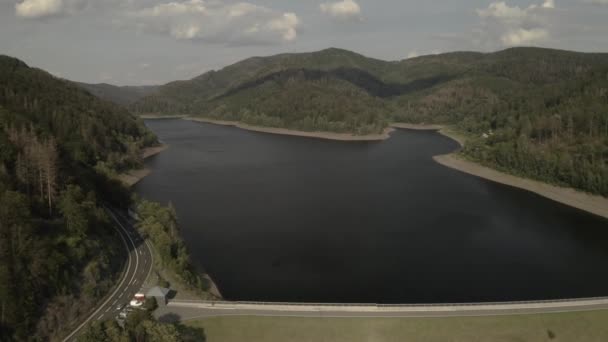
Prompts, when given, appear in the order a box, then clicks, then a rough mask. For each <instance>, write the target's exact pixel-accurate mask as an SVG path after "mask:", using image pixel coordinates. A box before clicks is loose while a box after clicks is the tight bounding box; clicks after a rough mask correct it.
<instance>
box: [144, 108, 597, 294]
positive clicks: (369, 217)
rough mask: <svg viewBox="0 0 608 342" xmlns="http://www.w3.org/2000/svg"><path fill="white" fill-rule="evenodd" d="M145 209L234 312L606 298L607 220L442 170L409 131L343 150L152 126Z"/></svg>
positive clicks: (177, 123)
mask: <svg viewBox="0 0 608 342" xmlns="http://www.w3.org/2000/svg"><path fill="white" fill-rule="evenodd" d="M147 124H148V126H149V127H150V128H151V129H152V130H153V131H154V132H156V133H157V134H158V136H159V137H160V138H161V139H162V140H163V141H164V142H166V143H167V144H169V145H170V148H169V149H168V150H167V151H165V152H163V153H161V154H160V155H158V156H156V157H153V158H152V159H150V160H149V161H148V162H147V164H148V166H149V167H150V168H152V170H153V173H152V174H151V175H150V176H148V177H147V178H145V179H144V180H143V181H142V182H141V183H139V184H138V186H137V188H136V190H137V192H138V193H139V194H141V195H142V196H144V197H146V198H149V199H153V200H157V201H160V202H163V203H167V202H169V201H171V202H172V203H173V204H174V206H175V207H176V209H177V213H178V216H179V219H180V226H181V229H182V236H183V238H184V239H185V241H186V243H187V244H188V247H189V248H190V251H191V254H192V257H193V260H194V261H195V262H196V263H197V264H198V266H201V267H204V268H205V269H206V270H207V272H208V273H209V274H210V275H211V276H212V277H213V279H214V280H215V281H216V283H217V284H218V286H219V288H220V290H221V291H222V294H223V295H224V297H225V298H226V299H230V300H256V301H259V300H261V301H303V302H355V303H439V302H475V301H506V300H532V299H554V298H574V297H590V296H603V295H608V273H607V271H606V270H607V266H608V221H607V220H604V219H601V218H598V217H595V216H592V215H589V214H586V213H584V212H581V211H579V210H576V209H573V208H570V207H567V206H564V205H562V204H559V203H556V202H552V201H550V200H547V199H544V198H542V197H540V196H538V195H535V194H533V193H529V192H526V191H523V190H519V189H515V188H511V187H508V186H504V185H501V184H497V183H492V182H489V181H486V180H483V179H480V178H476V177H474V176H470V175H467V174H464V173H461V172H458V171H455V170H452V169H449V168H446V167H444V166H442V165H439V164H437V163H435V162H434V161H433V160H432V156H434V155H437V154H443V153H447V152H450V151H452V150H454V149H456V148H457V144H456V143H455V142H454V141H452V140H450V139H448V138H446V137H443V136H440V135H438V134H436V133H433V132H419V131H405V130H399V131H397V132H395V133H394V134H393V137H392V138H391V139H389V140H388V141H385V142H335V141H325V140H318V139H310V138H300V137H289V136H279V135H271V134H264V133H256V132H249V131H244V130H240V129H237V128H233V127H222V126H215V125H210V124H202V123H194V122H189V121H182V120H151V121H147Z"/></svg>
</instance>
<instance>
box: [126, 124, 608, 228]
mask: <svg viewBox="0 0 608 342" xmlns="http://www.w3.org/2000/svg"><path fill="white" fill-rule="evenodd" d="M147 118H149V119H164V118H168V117H159V116H154V117H152V116H148V117H147ZM171 118H176V119H182V120H188V121H194V122H202V123H208V124H214V125H221V126H231V127H236V128H239V129H243V130H248V131H253V132H260V133H269V134H278V135H288V136H300V137H308V138H318V139H326V140H334V141H385V140H387V139H389V138H390V137H391V135H390V134H391V133H392V132H394V131H395V130H396V129H405V130H416V131H436V132H437V133H439V134H441V135H443V136H445V137H448V138H450V139H452V140H453V141H455V142H457V143H458V144H459V148H458V149H457V150H456V151H454V152H452V153H449V154H446V155H439V156H433V160H435V162H437V163H439V164H441V165H443V166H445V167H449V168H451V169H454V170H457V171H460V172H463V173H466V174H470V175H473V176H476V177H479V178H483V179H486V180H489V181H492V182H496V183H500V184H503V185H508V186H512V187H515V188H519V189H522V190H526V191H530V192H533V193H535V194H537V195H540V196H542V197H545V198H547V199H550V200H552V201H555V202H559V203H561V204H565V205H567V206H570V207H573V208H576V209H579V210H583V211H586V212H588V213H591V214H594V215H597V216H600V217H603V218H607V219H608V198H606V197H602V196H598V195H592V194H588V193H585V192H582V191H579V190H576V189H573V188H566V187H560V186H556V185H551V184H549V183H544V182H540V181H536V180H533V179H528V178H523V177H519V176H515V175H511V174H508V173H505V172H502V171H498V170H496V169H492V168H489V167H486V166H483V165H482V164H479V163H476V162H472V161H468V160H465V159H463V158H461V157H459V154H458V153H459V151H460V149H462V147H464V145H465V142H466V138H465V136H463V135H462V134H460V133H458V132H455V131H454V130H453V129H451V128H450V127H448V126H444V125H435V124H408V123H392V124H390V125H389V126H388V127H387V128H386V129H385V130H384V132H383V133H382V134H370V135H363V136H357V135H354V134H349V133H331V132H305V131H296V130H290V129H285V128H272V127H260V126H253V125H248V124H244V123H240V122H236V121H225V120H213V119H205V118H194V117H189V116H173V117H171ZM166 148H167V147H164V148H162V149H160V150H159V151H155V152H154V153H153V154H150V155H149V156H152V155H155V154H158V153H160V152H162V151H164V150H165V149H166ZM134 173H136V174H135V175H131V176H132V177H133V178H132V181H134V182H133V183H132V184H131V185H129V186H132V185H134V184H137V182H139V181H140V180H141V179H143V178H144V177H146V176H147V175H148V174H149V173H150V172H149V170H146V169H144V170H137V171H135V172H134Z"/></svg>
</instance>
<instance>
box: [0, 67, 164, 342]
mask: <svg viewBox="0 0 608 342" xmlns="http://www.w3.org/2000/svg"><path fill="white" fill-rule="evenodd" d="M155 142H156V138H155V136H154V135H153V134H151V133H150V132H149V131H148V130H147V129H146V128H145V126H144V125H143V124H142V122H141V121H139V120H138V119H136V118H135V117H134V116H133V115H132V114H130V113H129V112H128V111H127V110H125V109H123V108H121V107H119V106H117V105H114V104H112V103H109V102H105V101H102V100H100V99H98V98H96V97H95V96H93V95H91V94H89V93H88V92H86V91H85V90H82V89H81V88H80V87H78V86H76V85H74V84H73V83H71V82H68V81H65V80H61V79H57V78H55V77H53V76H51V75H50V74H48V73H46V72H44V71H42V70H39V69H35V68H30V67H28V66H27V65H26V64H25V63H23V62H22V61H20V60H17V59H15V58H11V57H6V56H0V307H1V311H2V314H1V315H0V340H2V341H10V340H12V339H15V340H30V339H32V340H47V339H49V338H57V337H58V336H59V333H60V332H62V331H63V332H65V329H66V328H68V325H69V324H71V323H72V322H75V321H76V320H77V319H78V318H79V317H80V316H82V315H84V313H86V312H87V311H88V310H89V309H90V308H91V307H92V306H93V305H94V303H95V302H96V300H97V299H99V298H100V297H101V296H102V295H103V294H104V293H105V292H106V291H107V290H108V289H110V287H111V286H112V285H113V283H114V280H115V279H114V276H115V274H117V272H116V271H117V270H118V269H119V268H120V265H122V261H123V258H124V256H123V255H121V254H120V253H123V251H122V245H121V242H120V240H118V237H117V236H116V234H115V233H114V230H113V228H112V227H111V225H110V222H109V220H108V217H107V216H106V215H105V213H104V211H103V210H102V209H101V205H100V203H101V201H102V200H103V201H112V202H121V201H124V202H126V201H128V200H129V197H128V196H129V193H128V192H126V191H124V190H123V188H121V186H120V185H118V184H116V183H114V182H112V181H111V180H109V179H108V178H107V177H106V176H105V175H104V174H106V173H111V172H118V171H120V170H122V169H125V168H131V167H135V166H138V165H140V164H141V162H142V161H141V153H140V150H141V148H142V147H143V146H145V145H148V144H153V143H155Z"/></svg>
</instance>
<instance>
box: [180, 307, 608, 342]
mask: <svg viewBox="0 0 608 342" xmlns="http://www.w3.org/2000/svg"><path fill="white" fill-rule="evenodd" d="M186 325H189V326H193V327H199V328H200V327H202V328H204V329H205V333H206V336H207V341H209V342H231V341H235V342H236V341H239V342H240V341H248V342H252V341H265V342H266V341H268V342H285V341H296V342H298V341H315V342H318V341H331V342H341V341H344V342H347V341H348V342H355V341H441V342H443V341H453V342H456V341H463V342H464V341H466V342H473V341H480V342H481V341H483V342H486V341H489V342H492V341H581V342H592V341H598V342H599V341H608V311H590V312H576V313H559V314H539V315H521V316H494V317H450V318H297V317H217V318H207V319H202V320H197V321H190V322H187V323H186Z"/></svg>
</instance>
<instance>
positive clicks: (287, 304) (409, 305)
mask: <svg viewBox="0 0 608 342" xmlns="http://www.w3.org/2000/svg"><path fill="white" fill-rule="evenodd" d="M589 301H608V297H587V298H569V299H547V300H524V301H505V302H474V303H412V304H374V303H291V302H255V301H210V300H169V303H171V302H174V303H195V304H209V305H216V304H219V305H262V306H277V305H280V306H326V307H378V308H416V307H445V306H448V307H449V306H453V307H460V306H499V305H502V306H504V305H522V304H560V303H576V302H589Z"/></svg>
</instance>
